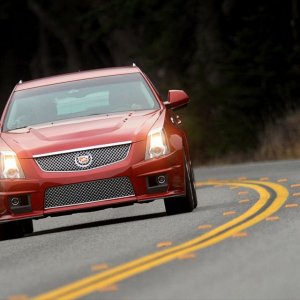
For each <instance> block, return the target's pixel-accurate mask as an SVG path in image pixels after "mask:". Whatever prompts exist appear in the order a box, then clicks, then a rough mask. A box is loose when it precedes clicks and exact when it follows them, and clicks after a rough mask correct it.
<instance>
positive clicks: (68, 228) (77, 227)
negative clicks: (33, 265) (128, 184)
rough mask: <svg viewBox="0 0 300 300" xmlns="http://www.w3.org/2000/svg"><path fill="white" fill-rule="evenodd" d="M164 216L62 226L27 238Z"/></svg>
mask: <svg viewBox="0 0 300 300" xmlns="http://www.w3.org/2000/svg"><path fill="white" fill-rule="evenodd" d="M166 215H167V214H166V213H165V212H160V213H153V214H146V215H139V216H131V217H124V218H117V219H111V220H102V221H95V222H89V223H84V224H78V225H70V226H63V227H58V228H53V229H48V230H41V231H37V232H34V233H32V234H29V235H27V237H31V236H39V235H46V234H51V233H58V232H66V231H73V230H81V229H86V228H93V227H102V226H107V225H115V224H122V223H129V222H136V221H142V220H148V219H155V218H162V217H165V216H166Z"/></svg>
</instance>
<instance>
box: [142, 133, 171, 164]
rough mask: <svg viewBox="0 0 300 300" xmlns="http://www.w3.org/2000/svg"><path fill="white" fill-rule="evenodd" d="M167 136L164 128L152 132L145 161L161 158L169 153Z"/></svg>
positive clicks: (148, 139) (149, 134)
mask: <svg viewBox="0 0 300 300" xmlns="http://www.w3.org/2000/svg"><path fill="white" fill-rule="evenodd" d="M169 152H170V150H169V147H168V144H167V139H166V135H165V133H164V130H163V129H162V128H156V129H152V130H150V132H149V133H148V137H147V147H146V154H145V159H146V160H147V159H150V158H154V157H159V156H162V155H165V154H167V153H169Z"/></svg>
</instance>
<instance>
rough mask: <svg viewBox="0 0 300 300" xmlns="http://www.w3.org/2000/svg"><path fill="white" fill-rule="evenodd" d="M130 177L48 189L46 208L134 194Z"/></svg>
mask: <svg viewBox="0 0 300 300" xmlns="http://www.w3.org/2000/svg"><path fill="white" fill-rule="evenodd" d="M134 195H135V194H134V190H133V187H132V184H131V182H130V179H129V178H128V177H118V178H109V179H102V180H97V181H90V182H83V183H76V184H69V185H62V186H57V187H52V188H49V189H47V190H46V194H45V209H47V208H54V207H63V206H70V205H79V204H84V203H91V202H97V201H103V200H109V199H118V198H124V197H130V196H134Z"/></svg>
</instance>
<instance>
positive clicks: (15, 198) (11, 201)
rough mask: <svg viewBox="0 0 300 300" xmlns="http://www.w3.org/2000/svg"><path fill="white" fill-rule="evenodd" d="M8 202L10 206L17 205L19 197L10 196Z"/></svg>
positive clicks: (19, 202) (19, 200)
mask: <svg viewBox="0 0 300 300" xmlns="http://www.w3.org/2000/svg"><path fill="white" fill-rule="evenodd" d="M10 203H11V205H12V206H19V205H20V204H21V199H20V198H17V197H14V198H11V199H10Z"/></svg>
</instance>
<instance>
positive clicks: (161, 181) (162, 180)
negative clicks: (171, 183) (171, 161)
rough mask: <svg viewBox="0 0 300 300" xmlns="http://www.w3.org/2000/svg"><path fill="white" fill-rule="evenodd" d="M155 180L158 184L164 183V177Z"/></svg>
mask: <svg viewBox="0 0 300 300" xmlns="http://www.w3.org/2000/svg"><path fill="white" fill-rule="evenodd" d="M156 180H157V183H158V184H164V183H166V176H164V175H160V176H158V177H157V179H156Z"/></svg>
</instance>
